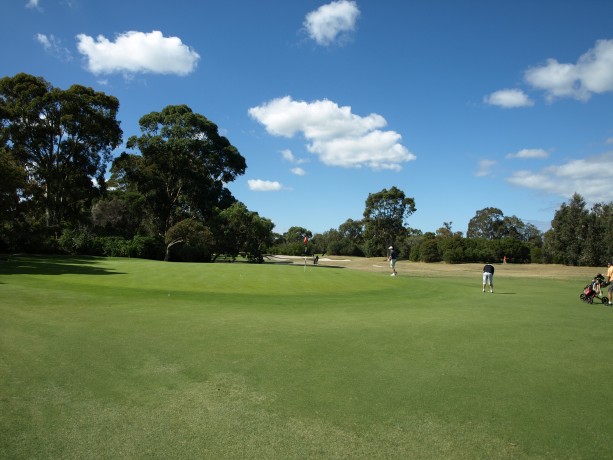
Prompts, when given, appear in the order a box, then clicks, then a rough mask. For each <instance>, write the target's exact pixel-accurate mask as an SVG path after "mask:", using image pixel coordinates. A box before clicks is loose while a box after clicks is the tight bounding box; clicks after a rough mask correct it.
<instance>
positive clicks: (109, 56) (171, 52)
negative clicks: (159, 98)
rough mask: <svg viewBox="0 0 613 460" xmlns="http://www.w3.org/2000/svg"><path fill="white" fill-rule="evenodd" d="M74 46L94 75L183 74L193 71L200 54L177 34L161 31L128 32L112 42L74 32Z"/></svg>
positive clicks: (100, 36)
mask: <svg viewBox="0 0 613 460" xmlns="http://www.w3.org/2000/svg"><path fill="white" fill-rule="evenodd" d="M77 42H78V43H77V48H78V50H79V52H80V53H81V54H83V55H84V56H85V57H86V58H87V69H88V70H89V71H90V72H92V73H94V74H112V73H124V74H128V75H131V74H135V73H159V74H176V75H187V74H189V73H191V72H193V71H194V69H195V68H196V65H197V63H198V60H199V59H200V56H199V55H198V53H196V52H195V51H194V50H192V49H191V48H190V47H188V46H187V45H185V44H183V43H182V42H181V39H180V38H178V37H164V36H163V35H162V33H161V32H159V31H153V32H150V33H144V32H135V31H130V32H126V33H124V34H120V35H118V36H117V37H116V38H115V41H114V42H111V41H109V40H108V39H107V38H106V37H104V36H102V35H99V36H98V37H96V40H94V39H93V38H92V37H90V36H88V35H85V34H79V35H77Z"/></svg>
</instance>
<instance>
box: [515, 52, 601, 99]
mask: <svg viewBox="0 0 613 460" xmlns="http://www.w3.org/2000/svg"><path fill="white" fill-rule="evenodd" d="M524 77H525V79H526V81H527V82H528V83H529V84H530V85H532V86H533V87H535V88H538V89H542V90H545V91H546V92H547V99H548V100H549V101H550V102H551V101H553V100H554V99H555V98H560V97H573V98H575V99H579V100H584V101H585V100H588V99H589V98H590V97H591V95H592V94H594V93H596V94H599V93H604V92H608V91H613V40H599V41H597V42H596V45H595V46H594V48H592V49H590V50H588V51H587V52H586V53H585V54H583V55H582V56H581V57H580V58H579V60H578V61H577V63H576V64H562V63H559V62H558V61H557V60H555V59H548V60H547V63H546V64H545V65H542V66H537V67H532V68H530V69H528V70H527V71H526V72H525V75H524Z"/></svg>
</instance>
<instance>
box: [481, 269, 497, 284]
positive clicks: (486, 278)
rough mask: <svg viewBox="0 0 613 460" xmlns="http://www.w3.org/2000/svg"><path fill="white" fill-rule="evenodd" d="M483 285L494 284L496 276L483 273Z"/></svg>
mask: <svg viewBox="0 0 613 460" xmlns="http://www.w3.org/2000/svg"><path fill="white" fill-rule="evenodd" d="M483 284H494V274H493V273H490V272H483Z"/></svg>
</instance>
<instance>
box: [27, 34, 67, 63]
mask: <svg viewBox="0 0 613 460" xmlns="http://www.w3.org/2000/svg"><path fill="white" fill-rule="evenodd" d="M34 39H35V40H36V41H37V42H38V43H40V44H41V45H43V48H44V49H45V51H46V52H47V53H49V54H50V55H51V56H54V57H56V58H58V59H60V60H62V61H64V62H67V61H71V60H72V53H71V52H70V50H68V48H65V47H63V46H62V41H61V40H60V39H59V38H56V37H55V36H53V35H45V34H36V35H35V36H34Z"/></svg>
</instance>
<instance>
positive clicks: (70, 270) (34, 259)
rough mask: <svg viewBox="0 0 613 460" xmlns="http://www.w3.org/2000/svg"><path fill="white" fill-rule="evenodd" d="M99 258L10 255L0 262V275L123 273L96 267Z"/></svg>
mask: <svg viewBox="0 0 613 460" xmlns="http://www.w3.org/2000/svg"><path fill="white" fill-rule="evenodd" d="M100 260H102V259H101V258H98V257H85V256H74V257H65V256H12V257H10V258H8V259H7V260H4V261H2V263H0V275H68V274H70V275H124V274H125V273H122V272H117V271H113V270H108V269H106V268H102V267H97V266H96V265H97V264H99V263H100Z"/></svg>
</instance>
